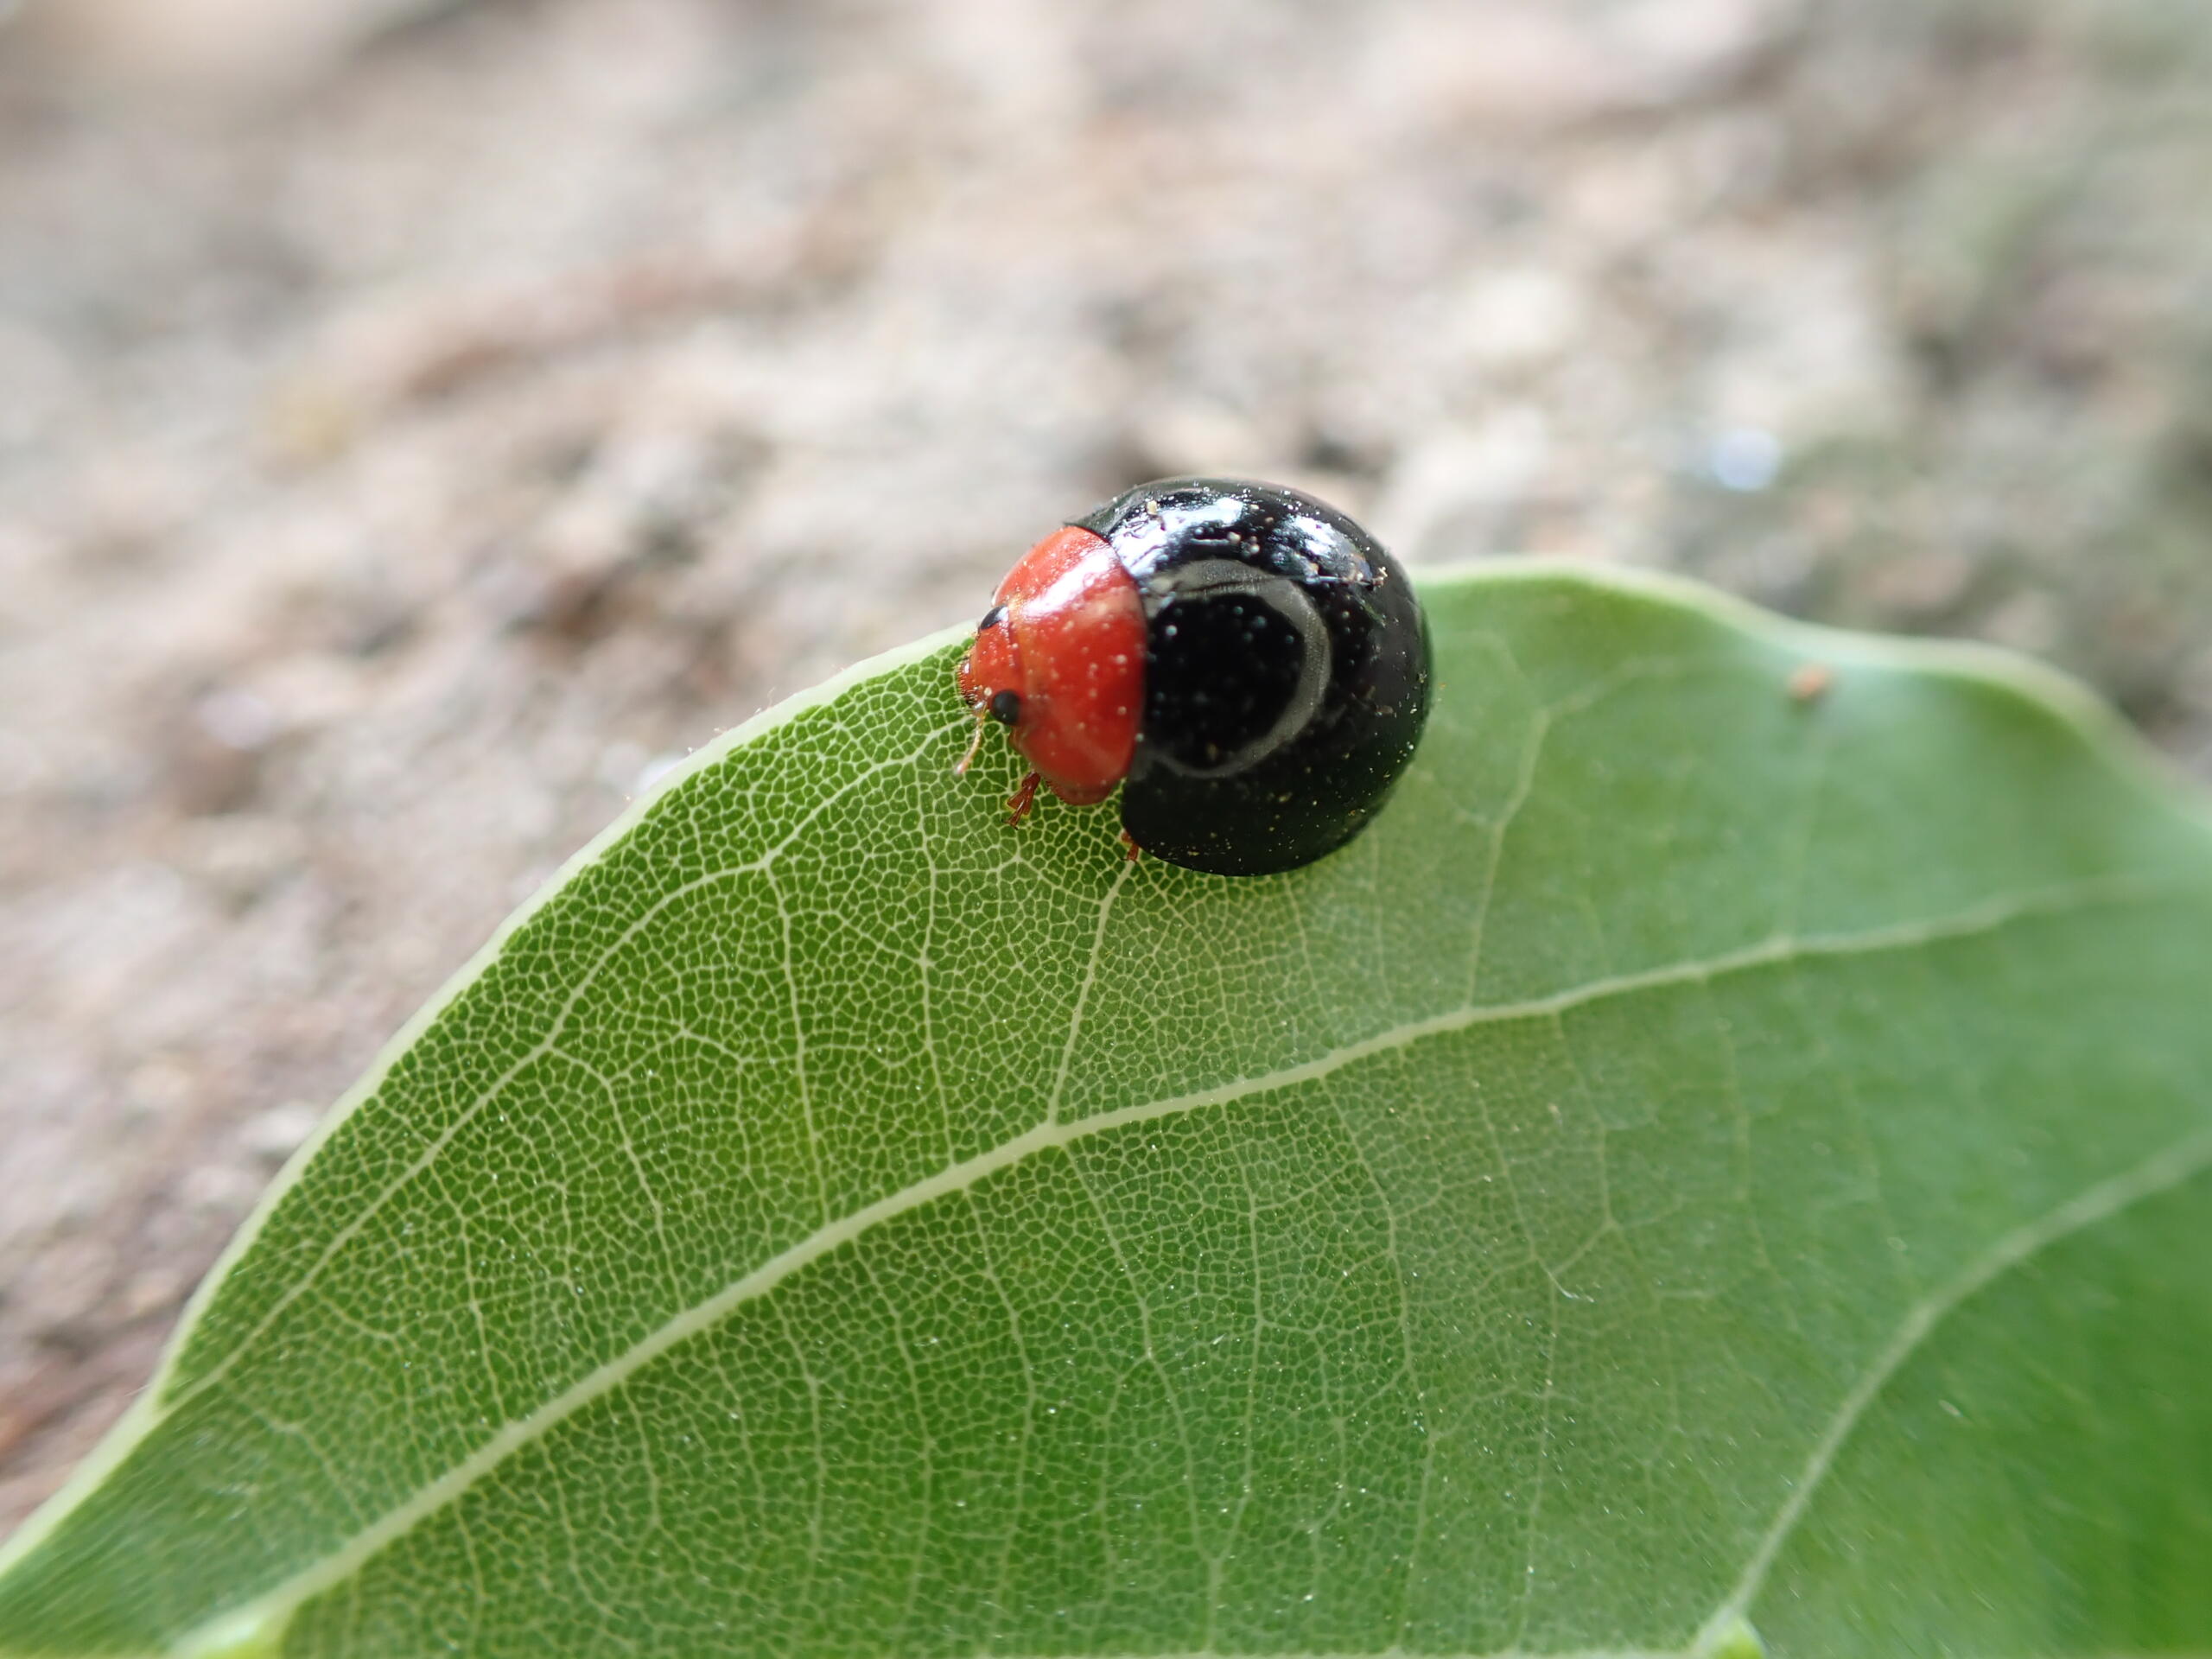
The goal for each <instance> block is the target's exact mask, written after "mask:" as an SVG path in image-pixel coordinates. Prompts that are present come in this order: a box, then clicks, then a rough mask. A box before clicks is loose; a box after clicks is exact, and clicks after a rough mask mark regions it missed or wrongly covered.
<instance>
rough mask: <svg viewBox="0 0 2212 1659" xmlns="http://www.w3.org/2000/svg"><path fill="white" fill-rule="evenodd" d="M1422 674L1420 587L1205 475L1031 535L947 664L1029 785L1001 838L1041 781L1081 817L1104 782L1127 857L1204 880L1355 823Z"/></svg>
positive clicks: (1410, 728) (1306, 508)
mask: <svg viewBox="0 0 2212 1659" xmlns="http://www.w3.org/2000/svg"><path fill="white" fill-rule="evenodd" d="M1428 679H1429V668H1428V630H1427V623H1426V622H1425V621H1424V620H1422V617H1421V606H1420V604H1419V603H1418V602H1417V601H1415V599H1414V590H1413V584H1412V583H1410V582H1408V581H1407V580H1406V575H1405V572H1404V571H1403V570H1402V569H1399V567H1398V564H1397V562H1396V561H1395V560H1394V559H1392V558H1391V556H1389V554H1388V553H1386V552H1384V551H1383V550H1382V548H1380V547H1379V546H1377V545H1376V543H1375V541H1374V540H1373V538H1371V537H1370V536H1369V535H1368V534H1367V532H1366V531H1363V530H1362V529H1361V528H1360V527H1359V526H1358V525H1357V524H1354V523H1353V522H1352V521H1351V519H1349V518H1345V517H1344V514H1342V513H1340V512H1338V511H1337V510H1336V509H1335V508H1333V507H1330V506H1327V505H1324V504H1322V503H1321V502H1319V501H1316V500H1315V499H1313V498H1312V497H1311V496H1307V495H1301V494H1300V493H1298V492H1297V491H1295V490H1288V489H1284V488H1282V487H1281V486H1277V485H1273V484H1255V483H1249V482H1246V481H1243V480H1234V479H1218V478H1173V479H1163V480H1160V481H1159V482H1157V483H1153V484H1141V485H1139V486H1137V487H1136V488H1135V489H1133V490H1129V491H1128V492H1126V493H1123V494H1122V495H1120V496H1117V497H1116V498H1115V499H1113V500H1112V501H1109V503H1107V504H1106V505H1104V506H1103V507H1101V508H1099V509H1098V511H1097V512H1094V513H1092V514H1090V516H1089V517H1088V518H1079V519H1077V520H1075V521H1074V522H1073V523H1071V524H1068V525H1067V526H1065V528H1063V529H1060V530H1057V531H1053V532H1052V534H1051V535H1050V536H1047V537H1045V539H1044V540H1043V541H1041V542H1039V543H1037V545H1036V546H1034V547H1033V548H1031V549H1030V550H1029V551H1028V552H1027V554H1025V555H1024V556H1022V559H1021V561H1020V563H1018V564H1016V565H1015V566H1014V569H1013V570H1012V571H1010V572H1009V573H1008V574H1007V578H1006V580H1005V581H1004V582H1001V583H1000V584H999V588H998V592H997V594H995V595H994V597H993V599H992V601H991V608H990V609H989V610H988V612H986V613H984V616H983V620H982V622H980V623H979V624H977V625H976V643H975V644H974V645H972V646H971V647H970V648H969V653H968V655H967V657H966V658H964V659H963V661H962V662H961V664H960V669H959V686H960V695H961V696H962V697H963V698H964V699H965V700H966V702H967V703H968V705H969V708H970V709H974V710H975V712H976V721H977V731H976V740H977V741H978V742H979V743H980V742H981V741H982V722H984V721H994V720H995V721H998V722H999V723H1000V724H1001V725H1003V726H1005V727H1006V728H1007V736H1008V738H1009V739H1010V741H1012V742H1013V744H1014V747H1015V748H1016V749H1017V750H1019V751H1020V753H1021V755H1022V757H1023V758H1024V759H1025V760H1027V761H1028V762H1029V765H1030V766H1031V767H1033V771H1031V772H1030V773H1029V775H1028V776H1027V778H1025V779H1023V780H1022V782H1021V785H1020V788H1019V789H1017V790H1016V791H1014V798H1012V799H1011V800H1010V801H1008V802H1007V807H1008V809H1009V810H1010V812H1011V815H1012V817H1011V821H1012V822H1014V823H1020V821H1021V819H1022V818H1023V817H1024V816H1026V815H1027V812H1028V810H1029V807H1030V804H1031V803H1032V801H1033V799H1034V798H1035V796H1036V793H1037V788H1038V785H1039V784H1040V783H1041V784H1046V785H1050V786H1051V788H1052V792H1053V793H1054V794H1055V795H1058V797H1059V798H1061V799H1062V800H1064V801H1067V802H1070V803H1071V804H1076V805H1090V804H1093V803H1096V802H1099V801H1103V800H1104V799H1105V798H1107V797H1108V796H1109V795H1111V794H1112V793H1113V792H1114V790H1115V788H1116V785H1119V786H1120V788H1121V791H1122V834H1123V836H1124V837H1125V838H1126V839H1127V840H1128V842H1129V843H1130V845H1131V847H1132V849H1142V850H1143V851H1145V852H1147V853H1152V854H1154V855H1157V856H1159V857H1160V858H1163V859H1165V860H1166V861H1168V862H1169V863H1171V864H1180V865H1184V866H1186V867H1187V868H1191V869H1194V870H1205V871H1210V872H1211V873H1212V874H1217V875H1265V874H1272V873H1273V872H1274V871H1278V870H1290V869H1296V868H1298V867H1299V866H1300V865H1301V864H1310V863H1312V862H1313V861H1314V860H1315V859H1317V858H1319V857H1321V856H1322V855H1325V854H1327V853H1331V852H1333V851H1335V850H1336V849H1338V847H1341V846H1343V845H1344V842H1347V841H1350V840H1351V838H1352V837H1353V836H1356V835H1357V834H1358V833H1359V832H1360V831H1361V830H1362V829H1364V828H1366V826H1367V823H1368V821H1369V820H1370V818H1372V817H1374V815H1375V812H1376V808H1378V807H1379V806H1380V805H1381V804H1383V798H1384V797H1385V796H1386V795H1387V794H1389V790H1390V786H1391V785H1393V784H1394V783H1395V782H1396V781H1397V779H1398V775H1399V774H1400V773H1401V772H1403V771H1404V770H1405V769H1406V765H1407V763H1408V761H1410V760H1412V759H1413V753H1414V745H1415V744H1416V743H1418V742H1419V741H1420V740H1421V722H1422V721H1423V720H1425V719H1426V718H1427V714H1428ZM974 753H975V748H974V747H973V746H971V747H970V748H969V756H970V757H972V756H973V755H974ZM961 764H962V766H963V767H964V766H966V764H967V762H966V761H965V760H963V762H962V763H961Z"/></svg>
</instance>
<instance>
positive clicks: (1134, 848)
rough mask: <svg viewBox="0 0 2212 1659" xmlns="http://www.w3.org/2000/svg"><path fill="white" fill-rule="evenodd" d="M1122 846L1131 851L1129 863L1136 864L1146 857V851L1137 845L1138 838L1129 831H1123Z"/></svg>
mask: <svg viewBox="0 0 2212 1659" xmlns="http://www.w3.org/2000/svg"><path fill="white" fill-rule="evenodd" d="M1122 846H1124V847H1126V848H1128V849H1129V862H1130V863H1132V864H1134V863H1135V862H1136V861H1137V860H1139V859H1141V858H1142V857H1143V856H1144V849H1143V848H1141V847H1140V846H1138V845H1137V838H1136V837H1135V836H1133V835H1131V834H1130V833H1129V832H1128V830H1126V829H1124V830H1122Z"/></svg>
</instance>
